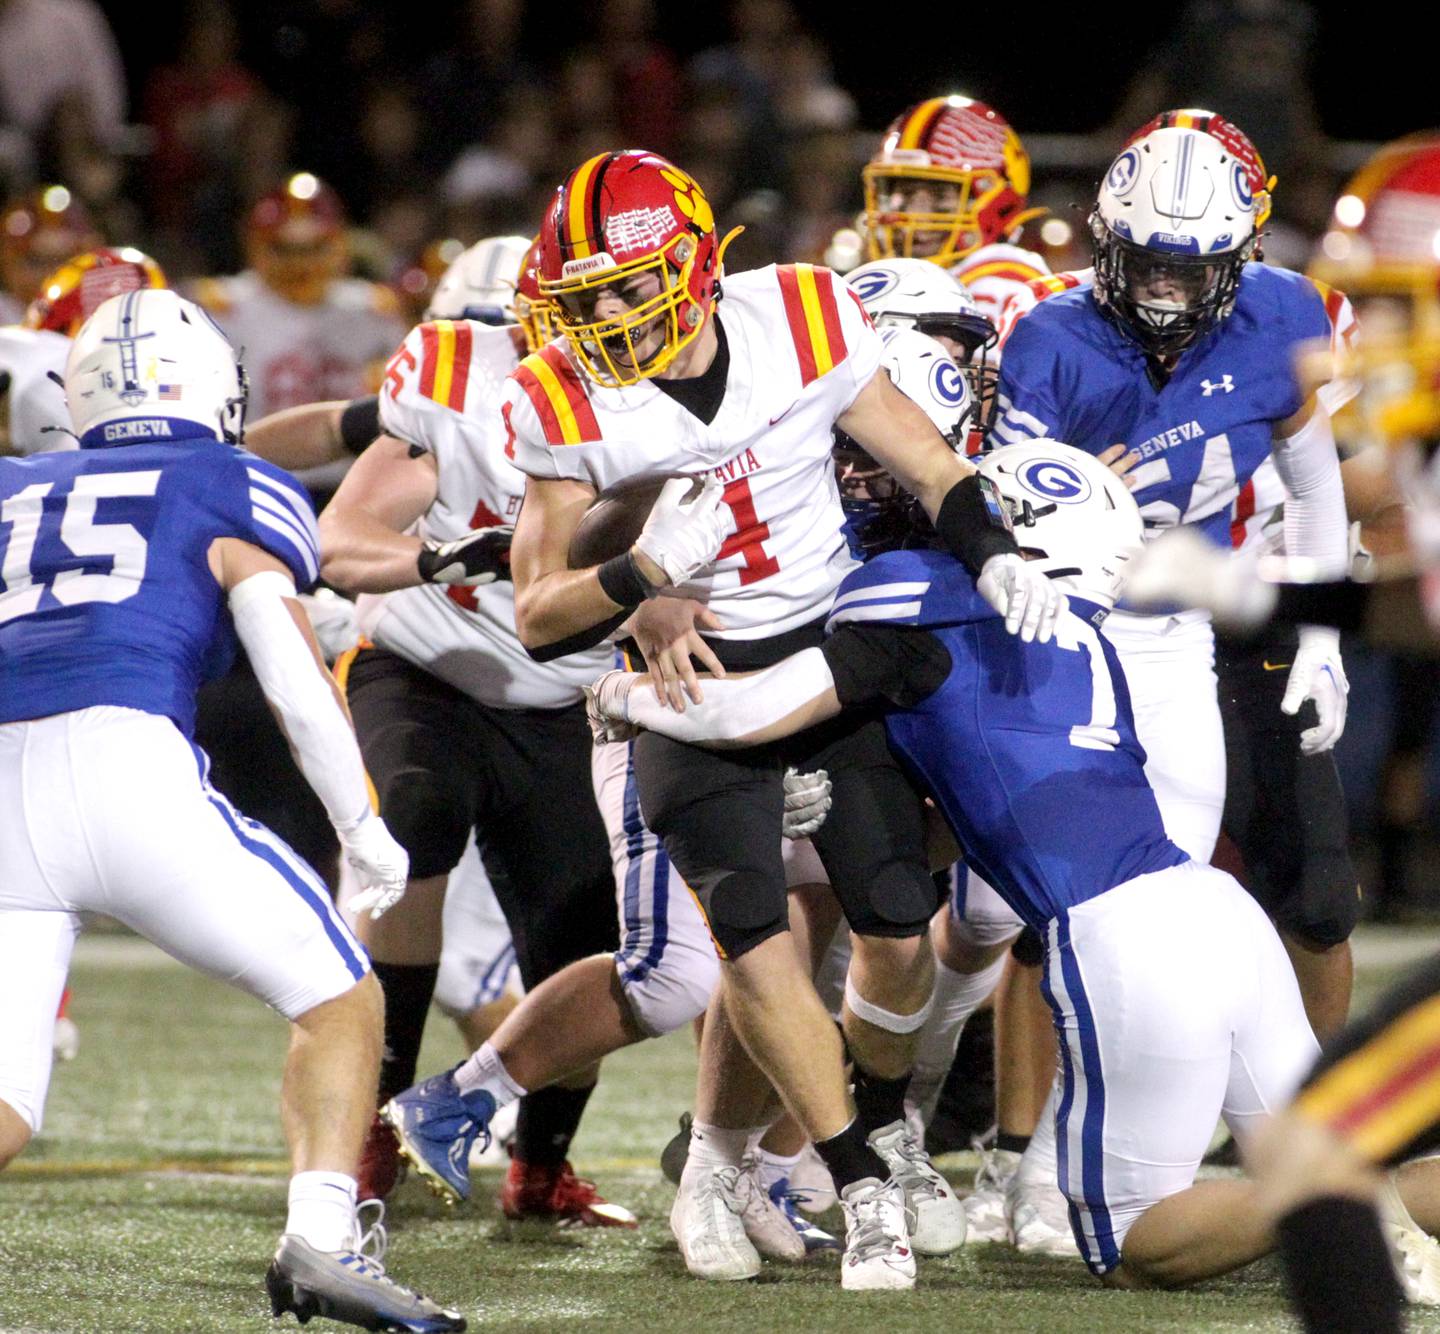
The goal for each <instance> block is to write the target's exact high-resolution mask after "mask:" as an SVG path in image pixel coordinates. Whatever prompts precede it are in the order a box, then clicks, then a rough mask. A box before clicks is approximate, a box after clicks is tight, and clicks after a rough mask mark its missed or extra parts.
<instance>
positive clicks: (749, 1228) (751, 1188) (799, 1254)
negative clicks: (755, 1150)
mask: <svg viewBox="0 0 1440 1334" xmlns="http://www.w3.org/2000/svg"><path fill="white" fill-rule="evenodd" d="M736 1194H737V1195H738V1196H739V1199H740V1223H741V1226H742V1227H743V1228H744V1229H745V1235H746V1236H747V1237H749V1238H750V1244H751V1245H752V1246H754V1247H755V1249H756V1250H757V1251H759V1252H760V1254H761V1255H763V1256H764V1257H765V1258H766V1259H767V1260H786V1261H789V1262H790V1263H791V1264H793V1263H794V1262H795V1261H797V1260H803V1259H804V1258H805V1254H806V1252H805V1239H804V1238H803V1237H802V1236H801V1235H800V1234H799V1233H798V1232H797V1231H796V1230H795V1224H794V1223H792V1222H791V1221H790V1220H789V1219H788V1218H787V1217H786V1216H785V1211H784V1210H783V1209H781V1208H780V1207H779V1206H778V1205H777V1204H776V1203H775V1201H774V1200H772V1199H771V1198H770V1192H769V1191H767V1190H766V1189H765V1187H764V1186H763V1185H761V1184H760V1172H759V1166H758V1164H756V1163H755V1162H754V1161H753V1160H752V1159H750V1158H746V1159H745V1162H744V1164H743V1165H742V1167H741V1169H740V1179H739V1182H738V1183H737V1185H736Z"/></svg>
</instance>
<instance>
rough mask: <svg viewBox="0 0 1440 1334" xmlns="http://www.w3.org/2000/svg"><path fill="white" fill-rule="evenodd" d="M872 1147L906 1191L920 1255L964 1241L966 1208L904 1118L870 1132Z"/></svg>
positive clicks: (942, 1251) (946, 1251)
mask: <svg viewBox="0 0 1440 1334" xmlns="http://www.w3.org/2000/svg"><path fill="white" fill-rule="evenodd" d="M869 1140H870V1147H871V1148H872V1149H874V1150H875V1152H876V1153H878V1154H879V1155H880V1157H881V1159H882V1160H883V1161H884V1163H885V1166H886V1167H888V1168H889V1169H890V1178H891V1180H892V1181H894V1182H895V1183H896V1184H897V1185H898V1186H899V1187H900V1189H901V1190H903V1191H904V1192H905V1204H906V1207H907V1208H908V1209H909V1210H910V1212H911V1215H912V1217H913V1220H914V1221H913V1224H912V1226H911V1229H910V1244H911V1245H912V1246H913V1247H914V1248H915V1250H916V1251H918V1252H919V1253H920V1254H921V1255H949V1254H950V1252H951V1251H957V1250H959V1249H960V1247H962V1246H963V1245H964V1244H965V1209H964V1207H963V1206H962V1205H961V1203H960V1201H959V1199H958V1198H957V1197H956V1194H955V1192H954V1190H952V1189H951V1187H950V1183H949V1182H948V1181H946V1180H945V1178H944V1177H943V1176H941V1175H940V1173H939V1172H937V1171H936V1170H935V1167H934V1165H933V1164H932V1163H931V1161H930V1155H929V1154H927V1153H926V1152H925V1149H924V1147H923V1146H922V1145H921V1144H920V1142H919V1141H918V1140H917V1139H916V1138H915V1137H914V1136H913V1135H912V1134H911V1133H910V1127H909V1126H908V1125H907V1124H906V1123H905V1122H904V1121H893V1122H891V1124H890V1125H888V1126H881V1127H880V1129H879V1130H873V1131H871V1132H870V1135H869Z"/></svg>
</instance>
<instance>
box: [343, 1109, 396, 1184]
mask: <svg viewBox="0 0 1440 1334" xmlns="http://www.w3.org/2000/svg"><path fill="white" fill-rule="evenodd" d="M404 1175H405V1162H404V1159H402V1158H401V1157H400V1146H399V1144H397V1143H396V1142H395V1132H394V1131H393V1130H391V1129H390V1127H389V1126H387V1125H386V1124H385V1122H383V1121H382V1120H381V1119H380V1114H379V1113H378V1112H377V1113H376V1114H375V1119H374V1120H373V1121H371V1122H370V1129H369V1130H368V1131H367V1132H366V1134H365V1143H364V1144H363V1145H361V1146H360V1166H359V1169H358V1170H357V1171H356V1173H355V1198H356V1199H357V1200H383V1199H385V1198H386V1196H388V1195H389V1194H390V1192H391V1191H392V1190H394V1189H395V1187H396V1185H397V1183H398V1182H399V1181H400V1180H401V1178H402V1177H403V1176H404Z"/></svg>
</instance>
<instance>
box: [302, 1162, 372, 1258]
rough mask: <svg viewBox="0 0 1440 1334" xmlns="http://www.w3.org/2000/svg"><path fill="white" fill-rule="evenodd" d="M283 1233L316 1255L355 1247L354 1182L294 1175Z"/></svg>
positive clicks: (336, 1175)
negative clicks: (301, 1243)
mask: <svg viewBox="0 0 1440 1334" xmlns="http://www.w3.org/2000/svg"><path fill="white" fill-rule="evenodd" d="M285 1231H286V1232H288V1233H290V1234H292V1235H293V1236H297V1237H301V1238H303V1239H304V1240H305V1241H307V1242H309V1243H310V1245H312V1246H313V1247H314V1248H315V1249H316V1250H317V1251H346V1250H349V1249H350V1248H351V1247H352V1246H354V1245H355V1178H354V1177H350V1176H346V1175H345V1174H344V1173H343V1172H297V1173H296V1174H295V1175H294V1176H293V1177H291V1178H290V1213H289V1216H288V1217H287V1218H286V1219H285Z"/></svg>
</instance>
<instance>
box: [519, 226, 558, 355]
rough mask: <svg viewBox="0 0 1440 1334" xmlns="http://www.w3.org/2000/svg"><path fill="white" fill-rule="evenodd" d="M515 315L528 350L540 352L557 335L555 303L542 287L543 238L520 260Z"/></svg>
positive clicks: (533, 244)
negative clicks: (523, 333)
mask: <svg viewBox="0 0 1440 1334" xmlns="http://www.w3.org/2000/svg"><path fill="white" fill-rule="evenodd" d="M515 318H516V319H517V320H519V321H520V327H521V328H522V329H523V330H524V331H525V350H526V351H527V352H538V351H539V350H540V349H541V348H542V347H544V346H545V344H546V343H548V342H549V341H550V340H551V339H552V338H554V337H555V306H554V303H553V302H552V301H551V300H550V299H549V298H548V297H546V296H544V295H542V294H541V291H540V238H539V237H538V236H537V237H536V238H535V239H534V240H533V241H531V242H530V249H529V250H527V251H526V252H525V255H524V258H522V259H521V261H520V272H519V273H518V274H517V275H516V278H515Z"/></svg>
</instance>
